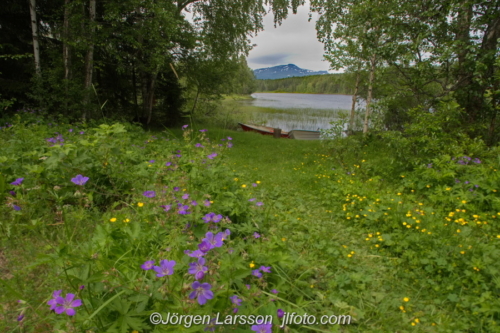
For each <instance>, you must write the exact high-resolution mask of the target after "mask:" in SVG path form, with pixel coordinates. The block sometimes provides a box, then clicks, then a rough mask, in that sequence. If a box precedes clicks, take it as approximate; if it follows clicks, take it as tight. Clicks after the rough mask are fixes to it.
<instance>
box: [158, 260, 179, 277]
mask: <svg viewBox="0 0 500 333" xmlns="http://www.w3.org/2000/svg"><path fill="white" fill-rule="evenodd" d="M175 264H176V263H175V260H170V261H169V260H166V259H163V260H161V261H160V266H154V267H153V269H154V270H155V272H156V273H158V274H156V276H157V277H164V276H165V275H172V274H174V266H175Z"/></svg>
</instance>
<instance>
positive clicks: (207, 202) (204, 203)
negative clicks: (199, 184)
mask: <svg viewBox="0 0 500 333" xmlns="http://www.w3.org/2000/svg"><path fill="white" fill-rule="evenodd" d="M203 205H204V206H205V207H210V200H208V199H206V200H205V201H203Z"/></svg>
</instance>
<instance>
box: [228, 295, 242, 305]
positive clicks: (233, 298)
mask: <svg viewBox="0 0 500 333" xmlns="http://www.w3.org/2000/svg"><path fill="white" fill-rule="evenodd" d="M229 299H230V300H231V303H233V304H234V305H236V306H241V301H242V300H241V299H240V298H238V296H236V295H233V296H231V297H229Z"/></svg>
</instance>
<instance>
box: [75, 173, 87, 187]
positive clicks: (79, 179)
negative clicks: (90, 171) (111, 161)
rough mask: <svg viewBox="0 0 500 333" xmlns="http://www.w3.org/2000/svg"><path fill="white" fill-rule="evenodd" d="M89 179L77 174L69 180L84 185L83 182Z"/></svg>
mask: <svg viewBox="0 0 500 333" xmlns="http://www.w3.org/2000/svg"><path fill="white" fill-rule="evenodd" d="M88 180H89V177H84V176H82V175H77V176H76V177H75V178H71V181H72V182H73V183H74V184H76V185H80V186H81V185H85V183H86V182H87V181H88Z"/></svg>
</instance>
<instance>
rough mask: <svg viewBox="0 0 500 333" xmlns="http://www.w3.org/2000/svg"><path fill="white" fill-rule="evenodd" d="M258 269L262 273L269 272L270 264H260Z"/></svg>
mask: <svg viewBox="0 0 500 333" xmlns="http://www.w3.org/2000/svg"><path fill="white" fill-rule="evenodd" d="M259 269H260V270H261V271H263V272H264V273H271V266H260V268H259Z"/></svg>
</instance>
